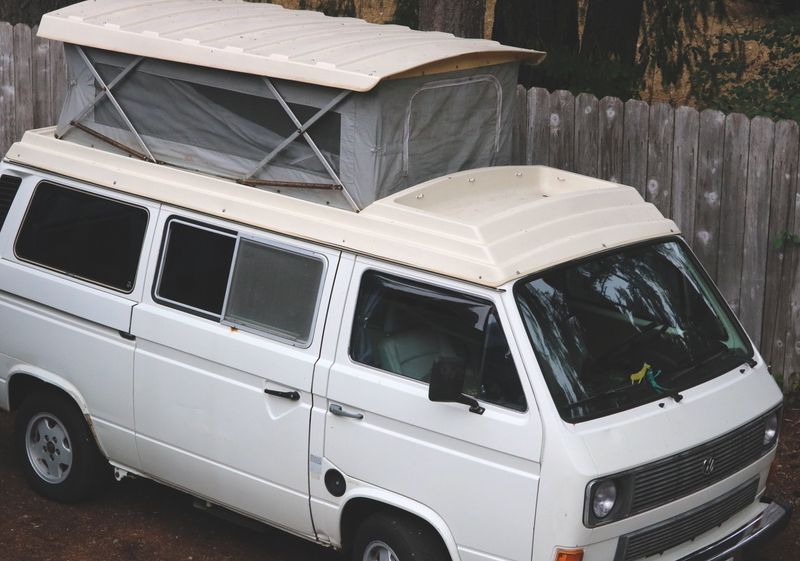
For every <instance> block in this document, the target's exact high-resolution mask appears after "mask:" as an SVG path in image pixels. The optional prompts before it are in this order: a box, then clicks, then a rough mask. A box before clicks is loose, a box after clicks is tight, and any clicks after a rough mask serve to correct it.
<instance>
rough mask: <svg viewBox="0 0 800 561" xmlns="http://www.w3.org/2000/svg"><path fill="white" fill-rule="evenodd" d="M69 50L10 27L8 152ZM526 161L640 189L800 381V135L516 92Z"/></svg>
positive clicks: (57, 96)
mask: <svg viewBox="0 0 800 561" xmlns="http://www.w3.org/2000/svg"><path fill="white" fill-rule="evenodd" d="M65 85H66V73H65V65H64V50H63V48H62V47H61V45H60V44H58V43H51V42H49V41H47V40H41V39H38V38H37V37H36V32H35V28H34V29H33V30H31V29H30V28H29V27H27V26H24V25H16V26H14V27H13V28H12V27H11V26H10V25H8V24H6V23H0V153H5V151H6V150H7V148H8V147H9V146H10V145H11V143H12V142H14V141H15V140H16V139H18V138H20V136H21V135H22V133H23V131H25V130H26V129H29V128H35V127H41V126H47V125H50V124H53V123H55V121H56V118H57V115H58V112H59V110H60V107H61V101H62V99H63V96H64V91H65ZM517 102H518V103H517V118H516V120H515V127H514V136H515V147H514V150H515V158H516V160H517V162H519V163H528V164H548V165H551V166H554V167H558V168H562V169H566V170H571V171H576V172H579V173H584V174H587V175H592V176H596V177H600V178H603V179H609V180H611V181H619V182H621V183H624V184H627V185H632V186H634V187H636V188H637V189H638V190H639V191H640V192H641V193H642V195H643V196H644V197H645V198H646V199H647V200H648V201H651V202H652V203H653V204H655V205H656V206H657V207H658V208H659V209H660V210H661V211H662V212H663V213H664V214H666V215H667V216H670V217H672V218H673V219H674V220H675V222H677V224H678V225H679V226H680V228H681V230H682V231H683V233H684V236H685V237H686V239H687V240H688V241H689V242H690V243H691V244H692V246H693V248H694V250H695V252H696V253H697V254H698V256H699V257H700V259H701V260H702V261H703V263H704V264H705V266H706V268H707V269H708V271H709V273H710V274H711V276H712V277H713V278H714V279H715V280H716V281H717V283H718V285H719V287H720V289H721V291H722V293H723V294H724V295H725V297H726V298H727V300H728V302H729V303H730V304H731V306H732V307H733V309H734V310H735V311H736V312H737V314H738V315H739V317H740V318H741V320H742V322H743V323H744V325H745V328H746V329H747V331H748V333H749V334H750V335H751V336H752V337H753V339H754V341H755V342H756V344H758V345H759V348H760V349H761V352H762V353H763V354H764V356H765V357H766V358H767V360H768V361H770V362H771V364H772V365H773V373H775V374H776V375H777V376H779V377H783V378H786V379H787V382H789V383H790V385H796V384H797V383H798V381H800V245H797V244H793V243H791V242H790V243H787V244H785V245H784V246H783V247H781V248H776V247H775V246H774V242H775V241H776V240H778V239H781V238H782V237H783V234H785V233H794V234H798V233H800V188H799V187H798V184H799V183H800V174H799V173H798V157H800V127H798V124H797V123H796V122H794V121H780V122H777V123H775V122H773V121H771V120H770V119H766V118H762V117H756V118H754V119H752V120H751V119H748V118H747V117H745V116H744V115H739V114H731V115H724V114H723V113H720V112H719V111H712V110H706V111H702V112H698V111H696V110H695V109H692V108H690V107H678V108H673V107H670V106H669V105H665V104H662V103H656V104H653V105H648V104H647V103H645V102H643V101H637V100H630V101H627V102H624V103H623V102H622V101H621V100H619V99H617V98H608V97H607V98H603V99H601V100H598V99H597V98H596V97H594V96H592V95H588V94H580V95H578V96H573V94H571V93H569V92H566V91H556V92H553V93H550V92H548V91H547V90H544V89H540V88H533V89H531V90H529V91H526V90H525V89H524V88H522V87H520V88H519V89H518V91H517Z"/></svg>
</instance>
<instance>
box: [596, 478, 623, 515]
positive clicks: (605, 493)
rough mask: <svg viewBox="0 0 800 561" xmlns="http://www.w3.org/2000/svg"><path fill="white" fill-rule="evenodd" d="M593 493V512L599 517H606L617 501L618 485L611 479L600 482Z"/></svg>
mask: <svg viewBox="0 0 800 561" xmlns="http://www.w3.org/2000/svg"><path fill="white" fill-rule="evenodd" d="M593 495H594V496H593V497H592V512H593V513H594V515H595V516H596V517H597V518H605V517H606V516H608V515H609V513H610V512H611V511H612V510H614V505H615V504H616V502H617V485H616V484H615V483H614V482H613V481H610V480H609V481H603V482H601V483H598V484H597V486H595V488H594V494H593Z"/></svg>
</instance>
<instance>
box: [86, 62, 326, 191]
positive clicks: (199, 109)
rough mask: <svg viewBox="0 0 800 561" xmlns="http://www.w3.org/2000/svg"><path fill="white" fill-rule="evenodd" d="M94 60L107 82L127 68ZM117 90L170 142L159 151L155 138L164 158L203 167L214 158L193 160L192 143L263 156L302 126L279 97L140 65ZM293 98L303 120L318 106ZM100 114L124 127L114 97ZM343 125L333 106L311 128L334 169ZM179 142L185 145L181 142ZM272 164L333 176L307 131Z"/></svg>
mask: <svg viewBox="0 0 800 561" xmlns="http://www.w3.org/2000/svg"><path fill="white" fill-rule="evenodd" d="M96 67H97V70H98V72H99V73H100V75H101V76H102V77H103V79H104V80H106V81H107V83H108V82H109V81H111V80H112V79H113V77H114V76H116V75H117V74H118V73H119V71H120V70H121V69H120V68H119V67H116V66H113V65H108V64H102V63H100V64H97V65H96ZM95 87H97V85H96V86H95ZM265 90H266V88H265ZM96 91H97V92H99V90H96ZM145 92H146V93H145ZM114 96H115V97H116V99H117V101H118V102H119V104H120V106H122V108H123V109H124V110H125V113H126V114H127V116H128V118H129V119H130V120H131V123H133V126H134V127H135V129H136V131H137V132H138V133H139V134H140V135H142V136H143V137H145V138H146V139H148V138H149V139H158V140H159V141H165V142H167V143H169V144H168V146H169V148H168V149H167V150H166V151H165V150H164V149H161V152H162V153H161V154H159V153H158V151H159V146H160V144H153V145H151V146H150V148H151V149H152V150H154V154H155V155H156V157H157V158H158V159H161V160H164V161H169V162H173V163H177V164H180V165H182V166H185V167H190V168H192V167H199V168H203V167H204V165H205V164H207V163H208V162H205V164H204V163H203V162H196V165H195V166H192V165H191V162H192V160H196V159H197V158H198V154H196V153H195V151H194V150H193V149H192V148H194V149H199V150H202V151H203V152H202V154H203V155H204V156H203V158H207V157H208V156H209V154H219V155H220V156H219V157H220V158H224V157H225V156H226V155H227V156H234V157H236V158H243V159H245V160H248V161H251V162H258V161H260V160H261V159H262V158H263V157H264V156H265V154H268V153H269V152H271V151H272V150H273V149H274V148H275V147H277V146H278V145H279V144H280V143H281V142H282V141H283V140H284V139H285V138H286V137H288V136H289V135H290V134H291V133H293V132H294V131H295V130H296V127H295V126H294V124H293V123H292V122H291V120H290V119H289V117H288V116H287V115H286V112H285V111H284V110H283V108H282V107H281V106H280V104H279V103H278V101H276V100H275V99H272V98H269V97H261V96H258V95H252V94H246V93H242V92H239V91H235V90H228V89H222V88H218V87H214V86H208V85H203V84H198V83H194V82H189V81H186V80H179V79H176V78H172V77H167V76H161V75H157V74H153V73H150V72H145V71H141V70H139V71H134V72H131V73H130V74H129V75H128V76H127V77H125V79H124V81H123V82H122V83H120V85H119V86H117V87H116V88H115V89H114ZM289 106H290V108H291V109H292V111H293V112H294V113H295V115H296V116H297V117H298V118H299V119H300V121H301V122H304V121H306V120H308V119H309V118H311V117H312V116H313V115H314V114H315V113H316V112H317V111H318V110H319V109H318V108H316V107H311V106H308V105H303V104H298V103H290V104H289ZM94 122H95V123H96V125H101V126H106V127H113V128H115V129H122V130H125V129H126V126H125V124H124V123H123V122H122V120H121V119H120V117H119V114H118V112H117V111H116V109H115V108H114V106H113V105H112V103H111V102H110V101H109V100H108V99H104V100H103V101H101V102H100V103H98V105H97V107H96V108H95V111H94ZM340 128H341V116H340V115H339V114H338V113H335V112H333V111H331V112H328V113H327V114H326V115H324V116H323V117H322V118H321V119H320V120H319V121H318V122H316V123H315V124H314V125H313V126H312V127H311V130H310V134H311V135H312V137H313V138H314V141H315V142H316V143H317V146H318V147H319V148H320V150H321V151H322V153H323V155H324V156H325V157H326V159H327V160H328V162H330V163H331V166H332V167H333V169H334V170H336V171H338V169H339V153H340ZM100 132H103V131H102V130H101V131H100ZM104 134H107V133H106V132H104ZM117 134H119V133H117ZM123 134H124V133H123ZM148 144H150V143H148ZM131 146H132V147H135V144H133V143H131ZM181 146H184V147H185V148H183V149H181ZM181 152H185V154H182V153H181ZM187 164H188V165H187ZM270 165H272V166H277V167H280V168H284V169H287V170H292V169H294V170H299V171H302V172H309V173H312V174H318V175H324V176H327V173H326V171H325V168H324V167H323V166H322V164H321V163H320V161H319V159H318V158H317V156H316V155H315V154H314V152H313V151H312V150H311V148H310V147H309V146H308V144H307V143H306V142H305V140H303V139H302V138H298V139H297V140H295V141H294V142H292V143H291V144H290V145H289V146H288V147H287V148H286V149H285V150H283V151H282V152H280V153H279V154H278V155H277V157H276V158H275V159H274V160H273V161H272V162H271V164H270Z"/></svg>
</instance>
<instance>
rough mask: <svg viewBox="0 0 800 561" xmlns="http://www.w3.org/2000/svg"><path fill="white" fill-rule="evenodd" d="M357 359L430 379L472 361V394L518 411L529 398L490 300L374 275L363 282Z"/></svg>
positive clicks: (468, 387)
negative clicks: (453, 364)
mask: <svg viewBox="0 0 800 561" xmlns="http://www.w3.org/2000/svg"><path fill="white" fill-rule="evenodd" d="M350 356H351V358H352V359H353V360H355V361H356V362H359V363H362V364H365V365H367V366H372V367H375V368H379V369H381V370H385V371H387V372H392V373H394V374H399V375H400V376H406V377H408V378H413V379H415V380H419V381H422V382H427V381H428V380H429V379H430V372H431V369H432V368H433V366H434V364H436V362H437V361H439V360H441V359H457V360H460V361H463V362H464V365H465V368H466V371H467V376H466V382H465V384H464V393H466V394H467V395H470V396H472V397H475V398H476V399H480V400H482V401H486V402H489V403H494V404H496V405H501V406H504V407H508V408H511V409H515V410H517V411H524V410H525V408H526V402H525V395H524V393H523V391H522V386H521V384H520V381H519V375H518V374H517V371H516V367H515V366H514V361H513V358H512V357H511V352H510V350H509V348H508V341H507V340H506V338H505V334H504V333H503V330H502V327H501V325H500V322H499V320H498V316H497V310H496V309H495V306H494V304H492V303H491V302H489V301H486V300H482V299H479V298H474V297H472V296H467V295H464V294H460V293H458V292H454V291H450V290H445V289H442V288H438V287H433V286H429V285H425V284H422V283H417V282H414V281H409V280H405V279H401V278H398V277H394V276H390V275H385V274H383V273H377V272H374V271H369V272H367V273H365V274H364V277H363V279H362V281H361V289H360V291H359V296H358V302H357V304H356V314H355V318H354V324H353V333H352V336H351V340H350Z"/></svg>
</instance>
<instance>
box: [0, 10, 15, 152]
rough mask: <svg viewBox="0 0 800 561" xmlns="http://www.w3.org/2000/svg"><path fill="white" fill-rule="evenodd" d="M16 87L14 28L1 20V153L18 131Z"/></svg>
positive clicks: (6, 148) (9, 144)
mask: <svg viewBox="0 0 800 561" xmlns="http://www.w3.org/2000/svg"><path fill="white" fill-rule="evenodd" d="M15 97H16V90H15V88H14V28H13V27H11V25H10V24H8V23H5V22H0V154H5V153H6V151H7V150H8V148H9V147H10V146H11V144H13V142H14V134H15V132H16V127H17V125H16V109H15V103H14V100H15Z"/></svg>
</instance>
